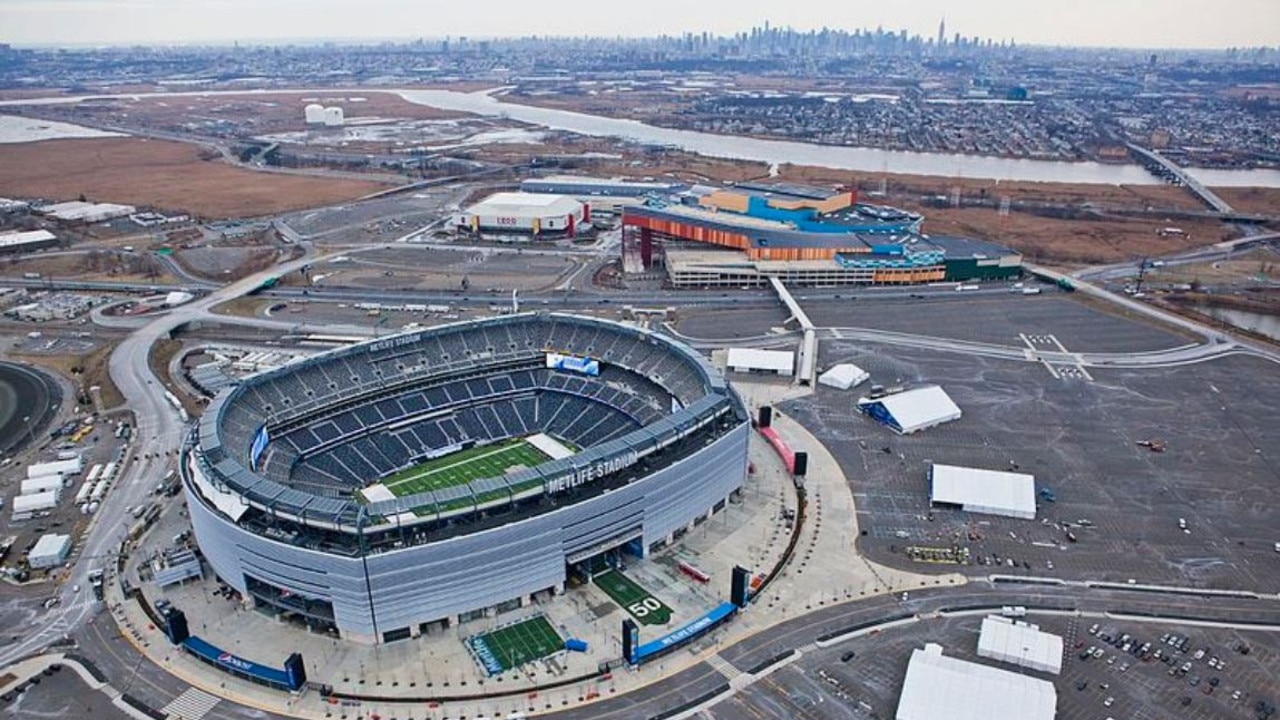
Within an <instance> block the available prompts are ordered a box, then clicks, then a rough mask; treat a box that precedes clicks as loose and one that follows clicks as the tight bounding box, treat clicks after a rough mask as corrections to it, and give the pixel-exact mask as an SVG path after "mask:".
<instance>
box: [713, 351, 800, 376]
mask: <svg viewBox="0 0 1280 720" xmlns="http://www.w3.org/2000/svg"><path fill="white" fill-rule="evenodd" d="M725 365H727V366H728V368H729V369H730V370H732V371H734V372H742V373H745V372H760V373H767V374H773V375H790V374H791V373H793V372H795V367H796V354H795V353H793V352H786V351H782V350H756V349H755V348H729V355H728V359H727V360H726V362H725Z"/></svg>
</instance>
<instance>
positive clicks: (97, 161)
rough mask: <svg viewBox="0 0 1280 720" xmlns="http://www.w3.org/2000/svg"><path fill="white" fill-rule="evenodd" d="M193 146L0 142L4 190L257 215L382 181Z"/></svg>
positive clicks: (331, 199) (355, 193)
mask: <svg viewBox="0 0 1280 720" xmlns="http://www.w3.org/2000/svg"><path fill="white" fill-rule="evenodd" d="M209 155H210V151H207V150H202V149H200V148H197V147H195V146H194V145H188V144H185V143H178V142H168V141H163V140H143V139H137V138H103V139H81V140H50V141H45V142H36V143H21V144H17V145H4V146H0V196H5V197H27V198H30V197H39V198H49V199H57V200H72V199H75V198H77V197H79V196H80V195H84V196H85V197H87V198H88V199H90V200H95V201H99V202H118V203H125V204H130V205H139V206H148V207H157V208H161V209H164V210H167V211H170V212H185V213H190V214H191V215H194V216H197V217H202V218H228V217H255V216H259V215H270V214H275V213H281V212H288V211H290V210H300V209H303V208H309V207H315V206H318V205H327V204H332V203H338V202H343V201H346V200H351V199H353V198H357V197H360V196H362V195H366V194H368V193H371V192H375V191H377V190H380V189H382V188H384V187H385V186H384V185H382V184H379V183H374V182H366V181H361V180H347V179H328V178H314V177H302V176H295V175H284V174H279V173H267V172H255V171H252V170H245V169H242V168H237V167H232V166H230V165H226V164H224V163H222V162H221V161H218V160H210V159H205V158H207V157H209Z"/></svg>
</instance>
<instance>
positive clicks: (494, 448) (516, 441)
mask: <svg viewBox="0 0 1280 720" xmlns="http://www.w3.org/2000/svg"><path fill="white" fill-rule="evenodd" d="M549 459H550V458H548V457H547V456H546V455H545V454H543V452H542V451H541V450H539V449H537V448H535V447H534V446H532V445H530V444H529V443H528V442H526V441H525V440H524V439H523V438H513V439H511V440H505V441H503V442H500V443H493V444H491V445H480V446H477V447H473V448H468V449H466V450H461V451H459V452H456V453H450V454H448V455H445V456H443V457H438V458H433V459H431V460H428V461H426V462H424V463H421V464H419V465H415V466H413V467H411V468H408V469H406V470H401V471H400V472H398V473H396V474H394V475H391V476H389V477H387V478H385V479H384V480H383V481H382V484H383V485H385V486H386V487H387V490H389V491H391V494H392V495H395V496H396V497H403V496H405V495H412V494H414V493H420V492H424V491H427V490H441V489H443V488H449V487H454V486H457V485H465V484H467V483H469V482H471V481H472V480H478V479H480V478H491V477H501V476H503V475H505V474H506V473H507V471H508V470H510V469H511V468H513V467H517V466H524V467H534V466H535V465H541V464H542V463H544V462H546V461H547V460H549Z"/></svg>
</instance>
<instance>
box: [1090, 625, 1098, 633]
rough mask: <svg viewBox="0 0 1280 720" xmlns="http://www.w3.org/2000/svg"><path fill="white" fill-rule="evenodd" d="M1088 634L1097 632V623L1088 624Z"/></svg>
mask: <svg viewBox="0 0 1280 720" xmlns="http://www.w3.org/2000/svg"><path fill="white" fill-rule="evenodd" d="M1089 634H1090V635H1097V634H1098V623H1094V624H1092V625H1090V626H1089Z"/></svg>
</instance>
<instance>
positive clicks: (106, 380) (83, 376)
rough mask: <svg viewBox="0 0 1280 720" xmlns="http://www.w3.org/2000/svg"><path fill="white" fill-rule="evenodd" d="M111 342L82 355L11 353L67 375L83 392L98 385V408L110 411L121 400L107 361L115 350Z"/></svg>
mask: <svg viewBox="0 0 1280 720" xmlns="http://www.w3.org/2000/svg"><path fill="white" fill-rule="evenodd" d="M115 347H116V344H115V342H109V343H106V344H104V345H102V346H100V347H98V348H96V349H94V350H91V351H90V352H88V353H86V354H84V355H42V354H38V353H30V354H27V353H11V355H12V356H13V357H14V358H17V359H20V360H25V361H26V362H29V363H31V364H32V365H38V366H40V367H42V368H46V369H48V370H52V371H54V372H57V373H59V374H61V375H63V376H65V377H69V378H71V380H72V382H74V383H75V384H76V387H77V389H78V388H84V389H85V391H86V392H87V391H88V389H89V388H90V387H93V386H94V385H97V386H98V387H99V388H101V393H102V407H103V409H104V410H111V409H113V408H116V407H118V406H120V405H122V404H123V403H124V395H121V394H120V390H119V389H118V388H116V384H115V383H114V382H112V381H111V369H110V367H109V363H110V360H111V353H112V351H113V350H115Z"/></svg>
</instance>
